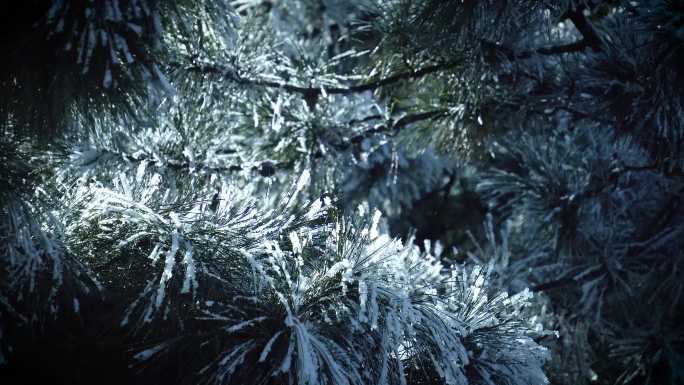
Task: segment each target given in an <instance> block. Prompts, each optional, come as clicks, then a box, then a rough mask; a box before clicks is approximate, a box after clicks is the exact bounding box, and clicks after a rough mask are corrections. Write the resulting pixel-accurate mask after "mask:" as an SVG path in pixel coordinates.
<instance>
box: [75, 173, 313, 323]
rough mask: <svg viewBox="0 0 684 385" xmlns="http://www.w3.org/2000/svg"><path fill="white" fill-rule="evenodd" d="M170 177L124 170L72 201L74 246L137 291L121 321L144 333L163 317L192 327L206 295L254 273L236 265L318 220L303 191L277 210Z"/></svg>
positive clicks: (117, 285) (108, 276)
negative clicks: (308, 212) (245, 255)
mask: <svg viewBox="0 0 684 385" xmlns="http://www.w3.org/2000/svg"><path fill="white" fill-rule="evenodd" d="M167 178H170V177H167ZM303 178H306V175H304V176H303ZM163 179H164V178H163V177H162V176H161V175H160V174H157V173H151V174H148V175H147V176H144V177H143V176H142V174H140V173H138V175H137V176H136V178H130V177H129V176H127V175H126V174H123V173H122V174H120V175H119V176H118V177H117V178H115V179H114V180H113V185H112V186H107V187H105V186H102V185H101V184H99V183H90V184H84V185H82V186H81V187H79V188H78V189H77V190H76V191H75V195H74V196H67V198H66V199H67V201H68V200H71V199H73V202H74V203H73V204H72V207H71V209H72V211H73V212H75V213H77V214H76V215H72V216H71V217H70V218H68V222H67V229H66V231H67V234H68V236H69V239H70V242H69V247H70V248H71V249H72V250H74V252H77V253H78V254H79V255H82V256H83V260H84V261H86V262H87V263H88V264H90V265H91V266H92V267H93V268H94V269H96V270H97V271H98V273H99V275H100V276H101V278H102V280H104V281H105V282H106V283H107V284H109V285H110V288H112V289H114V290H115V291H122V292H123V293H127V294H128V295H132V296H133V297H132V298H133V299H132V302H131V303H130V304H129V305H128V307H127V310H126V311H125V312H124V314H123V315H122V319H121V326H126V327H128V326H130V327H132V329H133V330H134V331H136V332H144V333H150V334H154V333H155V332H158V330H157V331H155V330H154V328H153V327H152V324H154V325H157V324H158V322H157V321H161V323H162V324H164V323H166V324H168V325H170V327H172V328H179V329H180V330H182V329H184V322H185V321H186V320H188V319H191V318H192V317H193V315H194V314H195V313H194V309H195V305H196V301H197V300H198V299H202V300H208V298H211V295H210V293H211V292H212V291H219V292H220V291H221V290H223V289H222V287H223V286H225V285H226V284H228V283H230V282H231V281H234V280H238V281H243V280H244V279H245V277H244V276H245V275H248V274H249V273H248V270H246V269H245V268H244V266H241V265H240V264H239V263H236V262H235V260H236V259H240V258H241V253H243V252H244V250H250V249H251V248H254V247H259V245H260V244H261V243H262V242H265V241H268V240H272V239H278V236H279V235H280V234H281V233H283V232H286V231H288V229H296V228H297V227H299V226H301V225H302V224H303V223H306V222H308V221H311V220H315V219H316V217H315V216H314V215H313V214H311V215H304V214H306V213H301V212H300V211H301V208H300V206H301V205H302V204H303V202H306V201H305V200H300V199H299V198H298V197H297V194H298V192H299V190H296V189H293V190H292V191H293V192H292V193H291V194H290V195H289V196H286V197H282V198H283V199H286V200H287V201H286V203H285V204H283V205H281V206H279V207H278V209H275V210H274V209H272V208H269V207H267V206H264V205H263V204H261V205H259V204H258V202H257V200H256V198H254V197H252V196H250V195H249V194H250V192H251V191H250V190H241V189H238V188H235V187H232V186H230V185H229V184H227V183H226V182H225V181H223V182H221V183H218V186H219V187H218V190H217V191H216V192H215V193H214V194H210V193H209V191H211V189H209V190H202V189H201V188H195V187H193V186H192V185H190V186H179V185H177V184H175V183H173V182H171V183H168V182H167V183H164V182H162V180H163ZM209 186H212V184H210V185H209ZM104 250H107V251H106V252H104ZM122 272H125V274H127V275H128V276H129V278H128V279H127V280H126V281H125V282H119V281H118V278H119V275H120V274H121V273H122ZM167 321H168V322H167Z"/></svg>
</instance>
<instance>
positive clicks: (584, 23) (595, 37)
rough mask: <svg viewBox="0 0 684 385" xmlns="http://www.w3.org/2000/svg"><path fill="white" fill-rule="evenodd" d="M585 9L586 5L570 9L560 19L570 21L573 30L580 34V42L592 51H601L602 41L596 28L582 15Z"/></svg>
mask: <svg viewBox="0 0 684 385" xmlns="http://www.w3.org/2000/svg"><path fill="white" fill-rule="evenodd" d="M594 6H595V5H594ZM587 9H588V8H587V6H586V5H582V6H578V7H576V8H575V9H570V10H568V11H567V12H565V13H564V14H563V15H562V16H561V19H563V20H565V19H569V20H570V21H572V24H574V25H575V28H577V30H578V31H579V33H580V34H582V37H583V39H582V40H584V41H586V44H587V45H588V46H589V47H591V48H593V49H594V50H596V51H601V50H602V49H603V45H604V43H603V39H601V36H599V33H598V31H597V30H596V28H595V27H594V26H593V25H592V24H591V22H590V21H589V19H587V17H586V16H585V15H584V11H585V10H587Z"/></svg>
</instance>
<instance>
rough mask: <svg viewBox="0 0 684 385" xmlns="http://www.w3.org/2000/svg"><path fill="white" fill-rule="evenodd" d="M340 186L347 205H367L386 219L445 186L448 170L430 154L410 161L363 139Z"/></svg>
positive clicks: (396, 151) (389, 146) (383, 143)
mask: <svg viewBox="0 0 684 385" xmlns="http://www.w3.org/2000/svg"><path fill="white" fill-rule="evenodd" d="M361 150H362V151H361V152H360V154H359V155H358V156H357V158H358V160H356V162H354V165H353V167H352V168H350V170H349V172H348V174H347V175H346V177H345V180H344V182H343V183H342V188H341V190H342V191H341V193H342V194H343V197H344V199H345V201H346V202H347V204H349V205H351V204H353V203H358V201H359V200H360V199H365V200H367V201H368V203H369V205H370V207H372V208H378V209H380V210H381V211H382V212H383V214H385V215H386V216H388V217H397V216H399V215H401V214H402V210H408V209H410V208H411V207H412V206H413V205H414V204H415V202H416V201H418V200H419V199H421V198H422V197H424V196H425V195H427V194H428V193H429V192H431V191H433V190H436V189H437V188H439V187H440V186H441V185H443V184H445V180H446V179H448V177H449V175H450V173H452V172H454V171H453V170H451V169H452V168H453V167H450V166H449V165H448V163H447V162H446V161H444V160H442V159H440V158H438V157H437V156H436V155H435V154H434V153H433V152H432V151H429V150H428V151H425V152H423V153H422V154H420V155H418V156H415V157H411V156H410V155H408V154H406V152H405V151H403V149H401V148H397V146H396V145H395V144H394V143H392V142H389V141H386V140H376V141H373V140H370V139H366V140H364V141H363V142H362V143H361Z"/></svg>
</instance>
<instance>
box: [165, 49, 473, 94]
mask: <svg viewBox="0 0 684 385" xmlns="http://www.w3.org/2000/svg"><path fill="white" fill-rule="evenodd" d="M462 63H463V59H458V60H453V61H449V62H445V63H440V64H435V65H432V66H426V67H423V68H421V69H418V70H413V71H407V72H401V73H398V74H395V75H392V76H389V77H386V78H383V79H379V80H376V81H371V82H367V83H361V84H357V85H352V86H349V87H323V86H321V87H319V88H313V87H302V86H298V85H294V84H289V83H281V82H276V81H270V80H263V79H247V78H244V77H242V76H240V75H238V74H237V73H236V71H233V70H230V69H227V68H221V67H220V66H218V65H216V64H208V63H202V64H195V63H193V64H192V65H189V66H183V65H181V64H179V63H175V64H172V65H171V67H175V68H181V69H183V70H185V71H188V72H195V73H200V74H214V75H220V76H223V77H225V78H226V79H228V80H230V81H234V82H236V83H239V84H245V85H252V86H259V87H266V88H277V89H282V90H284V91H287V92H292V93H298V94H302V95H303V96H304V98H305V99H307V101H309V100H311V101H312V102H311V103H310V105H311V104H314V105H315V103H316V100H317V98H318V96H320V95H321V94H322V93H323V92H324V90H325V93H326V94H332V95H349V94H357V93H362V92H366V91H374V90H377V89H379V88H381V87H384V86H389V85H392V84H395V83H398V82H401V81H403V80H410V79H417V78H421V77H424V76H427V75H430V74H433V73H437V72H440V71H444V70H448V69H453V68H456V67H458V66H459V65H460V64H462Z"/></svg>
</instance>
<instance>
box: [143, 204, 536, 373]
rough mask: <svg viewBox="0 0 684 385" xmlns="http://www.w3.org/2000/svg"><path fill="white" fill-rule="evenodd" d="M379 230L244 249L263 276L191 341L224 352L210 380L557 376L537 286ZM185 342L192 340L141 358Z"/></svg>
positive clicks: (332, 232) (321, 234)
mask: <svg viewBox="0 0 684 385" xmlns="http://www.w3.org/2000/svg"><path fill="white" fill-rule="evenodd" d="M378 218H379V215H376V217H375V219H376V220H377V219H378ZM333 226H334V227H333ZM376 226H377V222H376V224H375V225H373V226H358V224H353V223H350V222H348V221H347V220H344V219H340V220H338V221H337V222H335V223H329V224H325V225H323V226H322V227H320V228H318V229H315V228H308V229H307V228H301V229H299V230H295V231H292V232H290V233H289V236H288V237H287V240H283V241H280V242H278V241H271V242H265V243H262V244H261V247H260V248H253V249H242V250H241V257H242V258H236V259H235V262H234V263H235V264H242V265H243V266H246V267H248V269H251V270H252V274H251V275H250V276H249V277H250V279H251V280H248V281H247V282H248V283H247V282H244V283H243V284H242V285H240V286H235V287H233V289H232V290H233V291H232V293H233V296H232V297H229V298H223V299H220V300H217V301H209V302H205V304H204V305H205V306H203V307H204V309H203V314H204V315H203V316H201V317H200V319H203V320H206V321H207V322H210V323H212V324H213V326H212V329H211V331H210V332H209V334H207V335H199V336H195V337H193V336H189V337H188V338H195V341H203V340H204V342H202V343H201V345H200V346H203V347H206V348H207V349H217V348H218V349H219V350H218V352H217V353H218V354H217V353H214V354H209V355H207V357H210V359H211V361H210V363H208V364H206V365H205V366H204V367H202V368H201V369H200V370H199V372H198V375H199V376H200V378H201V379H202V380H203V382H206V383H217V384H231V383H236V384H238V383H239V384H252V383H254V384H259V383H296V384H368V383H378V384H404V383H417V384H420V383H446V384H521V385H522V384H526V385H528V384H546V383H548V382H547V380H546V377H545V375H544V373H543V371H542V365H543V363H544V362H545V360H546V357H547V353H546V350H545V348H543V347H541V346H539V345H537V344H536V343H535V342H534V341H533V339H532V337H533V336H534V335H536V334H535V333H536V332H534V331H533V330H534V329H533V327H534V325H531V324H529V323H527V322H526V321H525V317H524V316H523V313H522V310H523V308H524V307H525V306H526V304H527V300H528V297H527V294H524V293H522V294H519V295H516V296H513V297H508V296H507V295H506V294H505V293H495V292H492V290H491V289H489V288H488V286H487V280H488V279H489V274H488V273H487V272H486V271H485V270H482V269H480V268H474V269H470V268H465V267H459V268H456V269H454V270H451V271H448V272H446V273H445V268H444V267H443V266H442V265H441V263H440V262H439V261H438V259H436V258H435V256H432V255H429V254H424V253H421V252H420V251H419V250H418V248H417V247H415V246H413V245H410V246H404V245H402V244H401V243H400V242H399V241H396V240H391V239H390V238H388V237H387V236H384V235H378V232H377V228H376ZM195 343H197V342H195ZM174 345H175V346H183V345H184V344H183V343H182V342H178V341H175V342H174V341H171V342H162V343H161V344H158V345H154V346H152V347H151V348H149V349H147V350H145V351H143V352H141V353H139V354H138V355H137V358H138V359H139V360H141V361H147V360H153V359H154V358H155V356H163V354H164V352H166V353H168V351H170V350H173V349H174ZM219 346H220V348H219Z"/></svg>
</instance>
